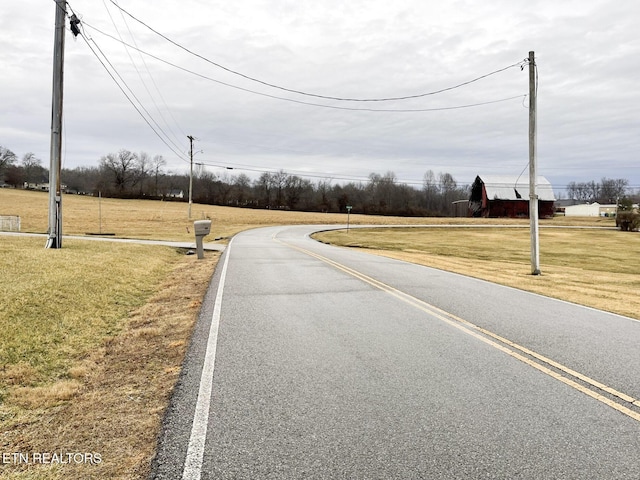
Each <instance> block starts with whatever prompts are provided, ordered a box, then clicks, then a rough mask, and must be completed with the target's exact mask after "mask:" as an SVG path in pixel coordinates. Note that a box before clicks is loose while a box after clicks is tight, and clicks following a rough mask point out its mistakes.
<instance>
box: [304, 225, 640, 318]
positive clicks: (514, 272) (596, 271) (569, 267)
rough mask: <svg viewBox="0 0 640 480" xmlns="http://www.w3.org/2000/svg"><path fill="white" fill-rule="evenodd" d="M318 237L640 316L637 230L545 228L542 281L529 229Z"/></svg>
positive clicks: (388, 231)
mask: <svg viewBox="0 0 640 480" xmlns="http://www.w3.org/2000/svg"><path fill="white" fill-rule="evenodd" d="M608 221H609V222H610V220H608ZM581 222H584V220H581ZM547 225H549V224H547ZM316 237H317V238H318V239H320V240H322V241H324V242H327V243H333V244H336V245H344V246H350V247H360V248H366V249H367V250H368V251H370V252H372V253H375V254H378V255H384V256H388V257H392V258H398V259H400V260H405V261H408V262H413V263H418V264H422V265H427V266H431V267H435V268H439V269H442V270H447V271H451V272H457V273H461V274H463V275H468V276H471V277H476V278H481V279H485V280H489V281H491V282H496V283H500V284H503V285H508V286H511V287H514V288H519V289H522V290H527V291H531V292H535V293H539V294H542V295H546V296H550V297H555V298H559V299H562V300H566V301H569V302H573V303H578V304H581V305H586V306H590V307H593V308H597V309H601V310H606V311H610V312H614V313H618V314H621V315H626V316H629V317H632V318H637V319H640V297H638V296H637V295H635V294H634V292H635V291H636V289H637V288H638V287H639V286H640V278H639V277H638V274H637V272H638V271H639V270H640V242H638V235H637V233H628V232H620V231H618V230H606V229H551V228H542V229H541V230H540V257H541V270H542V275H540V276H533V275H531V260H530V236H529V230H528V229H527V228H510V229H504V228H482V229H477V228H476V229H474V228H424V229H422V228H419V229H376V230H359V229H358V230H355V229H354V230H351V231H350V232H349V233H347V232H345V231H338V232H326V233H322V234H318V235H316Z"/></svg>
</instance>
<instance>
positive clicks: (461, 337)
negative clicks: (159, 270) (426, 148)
mask: <svg viewBox="0 0 640 480" xmlns="http://www.w3.org/2000/svg"><path fill="white" fill-rule="evenodd" d="M315 229H317V227H316V228H315ZM312 230H313V228H310V227H276V228H265V229H259V230H253V231H248V232H245V233H242V234H240V235H238V236H236V237H235V238H234V239H233V241H232V242H231V244H230V245H229V247H228V248H227V250H226V252H225V254H224V255H223V257H222V259H221V262H220V264H219V266H218V269H217V271H216V274H215V276H214V279H213V281H212V284H211V288H210V289H209V292H208V294H207V298H206V299H205V303H204V307H203V311H202V314H201V317H200V319H199V321H198V324H197V326H196V330H195V333H194V339H193V343H192V345H191V347H190V350H189V352H188V355H187V359H186V361H185V368H184V369H183V373H182V375H181V378H180V381H179V384H178V386H177V388H176V391H175V394H174V397H173V399H172V404H171V406H170V409H169V412H168V414H167V418H166V420H165V424H164V430H163V432H162V436H161V439H160V445H159V453H158V457H157V459H156V462H155V465H154V478H158V479H177V478H188V479H196V478H202V479H214V478H215V479H244V478H246V479H298V478H310V479H316V478H317V479H321V478H322V479H325V478H326V479H334V478H335V479H347V478H348V479H419V478H460V479H462V478H464V479H468V478H505V479H506V478H509V479H511V478H526V479H532V478H536V479H537V478H539V479H553V478H562V479H571V478H589V479H592V478H598V479H603V478H612V479H613V478H615V479H621V478H633V479H638V478H640V454H639V452H640V402H639V401H638V400H636V399H638V398H640V381H639V378H638V373H639V372H640V353H639V351H638V350H639V347H640V322H638V321H635V320H632V319H629V318H625V317H620V316H616V315H609V314H605V313H602V312H599V311H596V310H592V309H588V308H583V307H579V306H576V305H572V304H568V303H565V302H559V301H555V300H550V299H547V298H544V297H540V296H537V295H532V294H527V293H523V292H519V291H517V290H514V289H510V288H505V287H500V286H496V285H493V284H490V283H487V282H483V281H478V280H474V279H470V278H467V277H463V276H459V275H455V274H449V273H445V272H442V271H439V270H434V269H430V268H426V267H421V266H416V265H412V264H408V263H404V262H398V261H394V260H390V259H386V258H380V257H375V256H372V255H369V254H366V253H362V252H358V251H352V250H349V249H339V248H335V247H330V246H327V245H323V244H319V243H317V242H313V241H312V240H310V239H308V238H307V236H306V235H307V234H308V233H309V232H310V231H312Z"/></svg>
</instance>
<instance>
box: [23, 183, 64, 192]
mask: <svg viewBox="0 0 640 480" xmlns="http://www.w3.org/2000/svg"><path fill="white" fill-rule="evenodd" d="M23 187H24V188H25V189H26V190H40V191H42V192H48V191H49V183H27V182H24V185H23ZM60 190H62V192H66V190H67V186H66V185H64V184H61V185H60Z"/></svg>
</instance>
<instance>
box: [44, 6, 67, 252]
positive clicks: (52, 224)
mask: <svg viewBox="0 0 640 480" xmlns="http://www.w3.org/2000/svg"><path fill="white" fill-rule="evenodd" d="M66 15H67V2H66V1H65V0H56V27H55V37H54V42H55V43H54V48H53V95H52V97H53V99H52V112H51V150H50V167H49V232H48V233H49V238H48V239H47V243H46V245H45V248H61V247H62V191H61V188H60V168H61V160H60V159H61V157H62V93H63V78H64V33H65V32H64V29H65V24H64V22H65V17H66Z"/></svg>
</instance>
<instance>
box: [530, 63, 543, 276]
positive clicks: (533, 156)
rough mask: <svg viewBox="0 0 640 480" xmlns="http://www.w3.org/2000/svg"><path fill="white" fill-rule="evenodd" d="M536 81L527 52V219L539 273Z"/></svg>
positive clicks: (533, 260) (533, 262)
mask: <svg viewBox="0 0 640 480" xmlns="http://www.w3.org/2000/svg"><path fill="white" fill-rule="evenodd" d="M537 94H538V88H537V82H536V59H535V53H534V52H529V220H530V223H531V274H532V275H540V273H541V272H540V237H539V235H538V195H537V193H536V182H537V179H538V177H537V172H536V170H537V168H536V162H537V156H538V145H537V142H538V139H537V129H536V119H537V112H536V107H537V98H536V97H537Z"/></svg>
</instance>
